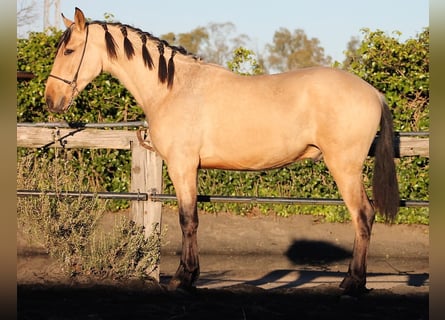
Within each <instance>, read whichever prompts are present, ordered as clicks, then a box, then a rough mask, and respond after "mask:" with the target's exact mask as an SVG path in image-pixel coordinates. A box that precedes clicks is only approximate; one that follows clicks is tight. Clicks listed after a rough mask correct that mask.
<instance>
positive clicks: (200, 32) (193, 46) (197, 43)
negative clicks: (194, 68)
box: [161, 27, 209, 55]
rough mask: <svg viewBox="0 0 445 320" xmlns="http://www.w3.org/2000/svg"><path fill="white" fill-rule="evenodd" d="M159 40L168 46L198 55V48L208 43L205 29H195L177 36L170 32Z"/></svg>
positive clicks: (207, 34)
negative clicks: (162, 40)
mask: <svg viewBox="0 0 445 320" xmlns="http://www.w3.org/2000/svg"><path fill="white" fill-rule="evenodd" d="M161 38H162V39H164V40H166V41H168V43H170V44H174V45H177V46H182V47H184V48H185V49H186V50H187V51H188V52H190V53H194V54H198V55H199V52H200V48H201V47H203V46H204V44H205V43H207V42H208V41H209V33H208V31H207V30H206V28H204V27H197V28H195V29H193V30H192V31H190V32H186V33H179V34H177V35H175V34H174V33H173V32H170V33H167V34H164V35H162V36H161Z"/></svg>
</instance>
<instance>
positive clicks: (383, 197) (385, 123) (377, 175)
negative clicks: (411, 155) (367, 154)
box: [372, 96, 400, 222]
mask: <svg viewBox="0 0 445 320" xmlns="http://www.w3.org/2000/svg"><path fill="white" fill-rule="evenodd" d="M381 104H382V116H381V119H380V135H379V137H378V140H377V145H376V148H375V162H374V178H373V180H372V192H373V198H374V199H373V202H374V207H375V209H376V210H377V211H378V212H380V214H382V215H383V216H384V217H385V219H386V221H387V222H392V221H394V218H395V217H396V215H397V212H398V211H399V204H400V197H399V185H398V183H397V176H396V167H395V164H394V146H393V144H394V129H393V124H392V116H391V112H390V110H389V108H388V105H387V103H386V101H385V98H384V97H383V96H382V97H381Z"/></svg>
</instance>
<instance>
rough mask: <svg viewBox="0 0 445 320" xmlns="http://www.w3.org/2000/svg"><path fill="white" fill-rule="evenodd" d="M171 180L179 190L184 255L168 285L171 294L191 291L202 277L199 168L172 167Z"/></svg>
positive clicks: (170, 170) (182, 254)
mask: <svg viewBox="0 0 445 320" xmlns="http://www.w3.org/2000/svg"><path fill="white" fill-rule="evenodd" d="M168 171H169V175H170V178H171V179H172V182H173V184H174V187H175V191H176V197H177V199H178V206H179V222H180V225H181V230H182V253H181V260H180V262H179V267H178V270H177V271H176V273H175V275H174V276H173V278H172V279H171V280H170V283H169V285H168V289H169V290H175V289H177V288H182V289H190V288H192V286H193V285H194V283H195V281H196V280H197V279H198V277H199V273H200V270H199V257H198V240H197V231H198V212H197V205H196V195H197V184H196V183H197V181H196V177H197V168H196V167H195V166H190V168H188V169H187V166H185V163H184V162H182V165H181V164H179V165H178V166H176V165H174V164H169V165H168Z"/></svg>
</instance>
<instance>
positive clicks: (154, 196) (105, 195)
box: [17, 190, 429, 208]
mask: <svg viewBox="0 0 445 320" xmlns="http://www.w3.org/2000/svg"><path fill="white" fill-rule="evenodd" d="M17 196H19V197H26V196H34V197H40V196H48V197H85V198H98V199H120V200H132V201H147V200H150V201H155V202H165V201H177V199H176V195H174V194H161V193H150V194H148V193H138V192H81V191H38V190H17ZM197 200H198V202H230V203H253V204H292V205H324V206H332V205H335V206H337V205H344V202H343V200H342V199H326V198H286V197H250V196H212V195H198V197H197ZM428 206H429V201H424V200H400V204H399V207H404V208H407V207H411V208H413V207H414V208H419V207H428Z"/></svg>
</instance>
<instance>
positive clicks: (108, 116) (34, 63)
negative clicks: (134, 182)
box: [17, 29, 429, 223]
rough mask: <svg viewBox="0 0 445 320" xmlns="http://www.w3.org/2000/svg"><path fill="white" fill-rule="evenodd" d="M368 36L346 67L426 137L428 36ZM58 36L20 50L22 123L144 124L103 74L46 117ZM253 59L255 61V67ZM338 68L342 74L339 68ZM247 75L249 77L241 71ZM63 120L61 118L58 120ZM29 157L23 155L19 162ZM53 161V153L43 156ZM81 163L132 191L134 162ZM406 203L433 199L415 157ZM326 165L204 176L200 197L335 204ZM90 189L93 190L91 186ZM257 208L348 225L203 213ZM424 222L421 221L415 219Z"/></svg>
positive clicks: (79, 155) (283, 208)
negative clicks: (64, 108) (25, 76)
mask: <svg viewBox="0 0 445 320" xmlns="http://www.w3.org/2000/svg"><path fill="white" fill-rule="evenodd" d="M363 32H364V34H365V37H364V40H363V41H362V43H361V45H360V47H359V49H358V50H357V52H356V53H355V54H354V59H353V60H352V61H351V63H350V64H349V66H348V70H349V71H350V72H353V73H355V74H357V75H359V76H360V77H362V78H363V79H365V80H366V81H368V82H369V83H371V84H372V85H374V86H375V87H377V88H378V89H379V90H380V91H382V92H383V93H384V94H385V95H386V97H387V99H388V102H389V105H390V108H391V110H392V112H393V116H394V123H395V129H396V130H397V131H419V130H422V131H424V130H425V131H427V130H428V128H429V113H428V103H429V75H428V61H429V30H428V29H425V31H424V32H423V33H421V34H419V35H418V37H417V38H415V39H409V40H407V41H405V42H401V41H399V40H398V39H397V38H394V37H390V36H387V35H386V34H384V33H383V32H381V31H376V32H371V31H369V30H364V31H363ZM59 36H60V32H59V31H55V30H53V32H52V33H51V34H50V35H46V34H44V33H32V34H30V36H29V39H20V40H18V42H17V56H18V64H17V70H24V71H31V72H33V73H34V74H35V75H36V78H34V79H32V80H31V81H29V82H18V84H17V101H18V107H17V121H18V122H39V121H44V122H47V121H59V119H63V120H66V121H69V122H117V121H129V120H142V119H143V118H144V115H143V113H142V110H141V108H139V107H138V106H137V105H136V102H135V101H134V99H133V98H132V96H131V95H130V94H129V93H128V92H127V90H126V89H125V88H123V87H122V86H121V85H120V84H119V83H118V81H117V80H116V79H113V78H112V77H111V76H110V75H107V74H102V75H100V76H99V77H98V78H97V79H95V80H94V81H93V82H92V83H91V84H90V85H89V86H88V87H87V88H86V89H85V90H84V91H83V92H82V93H81V94H80V96H79V97H78V98H77V99H76V101H75V105H74V106H73V107H72V108H71V109H70V110H69V112H68V113H67V114H64V115H63V116H56V115H53V114H50V113H48V111H47V109H46V106H45V104H44V97H43V92H44V89H45V81H46V79H47V77H48V74H49V72H50V68H51V65H52V62H53V58H54V55H55V48H56V43H57V40H58V38H59ZM249 53H250V51H249V50H242V49H240V50H238V51H236V52H235V53H234V58H233V61H232V62H231V64H229V65H230V66H233V67H234V68H235V69H236V68H238V69H239V70H238V71H240V70H241V69H240V68H241V67H243V62H245V61H243V59H247V62H248V63H250V65H251V66H252V67H251V68H250V69H249V70H254V72H260V69H259V68H256V65H257V63H256V61H254V57H252V55H250V54H249ZM252 59H253V61H252ZM338 67H340V66H338ZM240 72H243V73H244V71H240ZM58 117H61V118H59V119H58ZM30 152H31V151H30V150H26V149H20V150H19V156H20V157H22V156H25V155H27V154H29V153H30ZM40 153H45V154H46V155H47V156H48V157H54V155H53V154H54V151H52V150H47V151H40ZM73 156H74V157H75V158H76V159H77V160H78V162H77V164H75V165H73V167H72V170H73V171H74V170H78V169H79V168H80V167H81V168H83V169H84V170H87V172H88V174H87V175H86V176H88V177H89V178H85V179H84V181H85V183H86V184H88V183H90V182H91V180H92V179H93V180H94V181H95V185H96V186H98V188H100V189H102V190H106V191H127V190H128V188H129V185H130V178H129V175H130V154H129V152H128V151H123V150H111V151H110V150H108V151H107V150H78V151H76V152H73ZM397 162H398V166H397V167H398V168H397V170H398V176H399V181H400V191H401V197H402V198H403V199H418V200H427V199H428V185H429V179H428V169H429V159H428V158H421V157H409V158H403V159H400V160H397ZM371 168H372V161H367V164H366V165H365V169H364V171H365V184H366V186H367V188H368V190H369V188H370V187H369V186H370V184H369V181H370V180H371V176H372V169H371ZM327 173H328V172H327V168H326V166H325V165H324V163H322V162H319V163H314V162H312V161H304V162H300V163H296V164H294V165H292V166H289V167H287V168H283V169H279V170H272V171H268V172H234V171H219V170H201V171H200V175H199V192H200V193H201V194H221V195H249V196H283V197H312V198H317V197H320V198H327V197H329V198H337V197H338V196H339V195H338V191H337V188H336V186H335V184H334V182H333V181H332V178H331V177H330V175H328V174H327ZM163 174H164V191H163V192H164V193H173V192H174V190H173V187H172V183H171V181H170V180H169V178H168V175H167V173H166V170H165V168H164V173H163ZM87 188H88V185H87ZM110 203H112V208H113V209H115V210H117V209H120V208H125V207H128V202H125V201H124V202H123V201H113V202H110ZM253 207H257V208H258V209H259V210H260V211H262V212H264V213H270V212H273V213H277V214H279V215H284V216H286V215H289V214H295V213H310V214H317V215H323V216H324V217H325V218H326V219H327V220H328V221H344V220H346V219H349V217H348V214H347V212H346V209H345V208H343V207H341V206H295V205H253V204H252V205H240V204H211V205H210V204H208V203H201V204H200V208H201V209H204V210H207V211H219V210H228V211H233V212H236V213H239V214H245V213H247V212H249V211H251V210H252V209H253ZM413 217H418V218H413ZM398 219H399V220H398V221H399V222H409V221H411V222H420V223H427V222H428V209H427V208H421V209H413V208H411V209H403V210H401V215H399V218H398Z"/></svg>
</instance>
